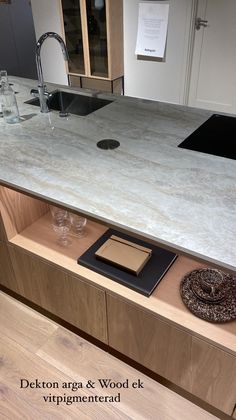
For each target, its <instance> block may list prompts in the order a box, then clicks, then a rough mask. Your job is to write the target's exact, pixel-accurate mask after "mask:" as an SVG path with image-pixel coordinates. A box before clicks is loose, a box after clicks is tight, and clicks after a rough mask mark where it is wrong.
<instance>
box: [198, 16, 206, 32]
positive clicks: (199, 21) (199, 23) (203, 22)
mask: <svg viewBox="0 0 236 420" xmlns="http://www.w3.org/2000/svg"><path fill="white" fill-rule="evenodd" d="M201 26H203V27H204V28H206V26H208V20H204V19H202V18H200V17H197V18H196V19H195V29H196V30H197V31H199V29H201Z"/></svg>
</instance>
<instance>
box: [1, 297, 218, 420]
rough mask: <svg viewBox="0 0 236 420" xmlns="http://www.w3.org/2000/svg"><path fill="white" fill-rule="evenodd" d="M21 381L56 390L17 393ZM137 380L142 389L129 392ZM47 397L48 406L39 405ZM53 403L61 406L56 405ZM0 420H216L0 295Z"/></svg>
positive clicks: (64, 330) (73, 335)
mask: <svg viewBox="0 0 236 420" xmlns="http://www.w3.org/2000/svg"><path fill="white" fill-rule="evenodd" d="M101 378H110V379H112V381H116V382H117V381H119V382H125V381H126V380H127V379H128V384H129V386H130V388H123V389H102V388H101V386H100V385H99V381H98V379H101ZM21 379H26V380H27V381H29V382H32V383H33V384H35V380H36V379H38V381H40V383H41V385H42V382H43V381H44V383H45V384H46V383H47V384H48V385H47V386H49V383H54V385H55V386H56V385H57V384H58V386H59V388H55V387H54V388H42V387H41V388H38V387H37V388H35V387H34V388H32V387H27V388H21V387H20V385H21ZM138 379H139V380H140V381H141V382H142V383H143V386H144V388H143V389H141V388H140V389H134V388H132V387H131V384H132V383H133V382H136V381H137V380H138ZM88 380H91V381H93V382H95V388H94V389H88V388H86V387H85V385H86V383H87V381H88ZM63 382H64V383H67V384H68V383H69V382H71V383H76V384H78V383H80V382H81V383H82V384H83V385H84V387H83V388H82V389H80V388H79V389H77V390H72V389H65V388H62V384H63ZM23 384H24V385H25V384H26V381H24V382H23ZM118 392H120V402H78V401H74V402H73V400H72V399H70V400H69V399H68V398H67V397H68V396H72V397H74V396H81V397H85V398H86V397H88V396H92V397H94V396H95V395H99V396H105V395H109V396H116V395H118ZM53 396H54V400H55V401H54V402H53V401H51V402H49V401H45V400H44V397H51V398H53ZM57 397H61V398H62V399H63V398H64V400H63V401H61V402H60V398H58V399H57ZM71 401H72V404H70V402H71ZM57 402H58V404H57ZM0 419H10V420H13V419H14V420H18V419H20V420H23V419H24V420H32V419H34V420H41V419H42V420H47V419H50V420H54V419H55V420H57V419H59V420H60V419H63V420H67V419H68V420H70V419H76V420H78V419H82V420H84V419H96V420H97V419H98V420H99V419H101V420H116V419H124V420H126V419H135V420H139V419H143V420H148V419H152V420H180V419H181V420H193V419H196V420H213V419H216V417H214V416H213V415H211V414H209V413H207V412H206V411H204V410H203V409H201V408H199V407H198V406H196V405H194V404H192V403H191V402H189V401H188V400H186V399H184V398H182V397H181V396H179V395H177V394H175V393H174V392H173V391H171V390H169V389H167V388H166V387H164V386H163V385H161V384H159V383H157V382H155V381H154V380H152V379H150V378H149V377H147V376H145V375H144V374H142V373H140V372H138V371H137V370H135V369H133V368H132V367H130V366H128V365H126V364H125V363H123V362H121V361H119V360H117V359H116V358H114V357H113V356H111V355H110V354H108V353H106V352H104V351H103V350H101V349H99V348H97V347H96V346H94V345H93V344H91V343H89V342H88V341H86V340H84V339H82V338H80V337H78V336H77V335H75V334H73V333H72V332H70V331H68V330H66V329H64V328H63V327H61V326H59V325H58V324H56V323H55V322H53V321H51V320H49V319H47V318H45V317H44V316H42V315H40V314H38V313H37V312H35V311H34V310H32V309H29V308H28V307H26V306H25V305H23V304H22V303H20V302H18V301H16V300H15V299H13V298H11V297H9V296H7V295H6V294H4V293H3V292H0Z"/></svg>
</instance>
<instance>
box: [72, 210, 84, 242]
mask: <svg viewBox="0 0 236 420" xmlns="http://www.w3.org/2000/svg"><path fill="white" fill-rule="evenodd" d="M70 222H71V226H72V229H73V231H74V232H75V234H76V236H77V237H78V238H83V237H84V236H85V226H86V224H87V219H86V218H85V217H82V216H79V215H78V214H73V213H70Z"/></svg>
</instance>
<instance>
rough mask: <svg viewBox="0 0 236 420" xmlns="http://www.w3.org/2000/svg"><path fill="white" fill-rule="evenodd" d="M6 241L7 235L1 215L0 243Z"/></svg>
mask: <svg viewBox="0 0 236 420" xmlns="http://www.w3.org/2000/svg"><path fill="white" fill-rule="evenodd" d="M5 240H6V233H5V228H4V225H3V220H2V216H1V213H0V241H5Z"/></svg>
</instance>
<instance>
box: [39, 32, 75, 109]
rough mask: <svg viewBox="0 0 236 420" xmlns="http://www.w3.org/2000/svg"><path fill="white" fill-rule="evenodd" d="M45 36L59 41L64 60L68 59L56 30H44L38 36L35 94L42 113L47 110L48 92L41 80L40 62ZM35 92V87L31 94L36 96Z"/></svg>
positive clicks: (63, 44)
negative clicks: (36, 85)
mask: <svg viewBox="0 0 236 420" xmlns="http://www.w3.org/2000/svg"><path fill="white" fill-rule="evenodd" d="M47 38H55V39H56V40H57V41H58V42H59V44H60V46H61V49H62V54H63V57H64V60H65V61H69V55H68V51H67V48H66V45H65V43H64V41H63V39H62V38H61V37H60V35H58V34H57V33H56V32H46V33H45V34H43V35H42V36H41V37H40V38H39V40H38V42H37V44H36V65H37V72H38V81H39V84H38V95H37V96H38V97H39V102H40V111H41V112H44V113H45V112H49V108H48V104H47V99H48V97H49V95H50V94H49V93H48V92H47V89H46V85H45V84H44V80H43V70H42V64H41V47H42V45H43V43H44V41H45V40H46V39H47ZM35 92H36V91H35V89H32V90H31V94H33V95H34V96H36V95H35Z"/></svg>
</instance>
